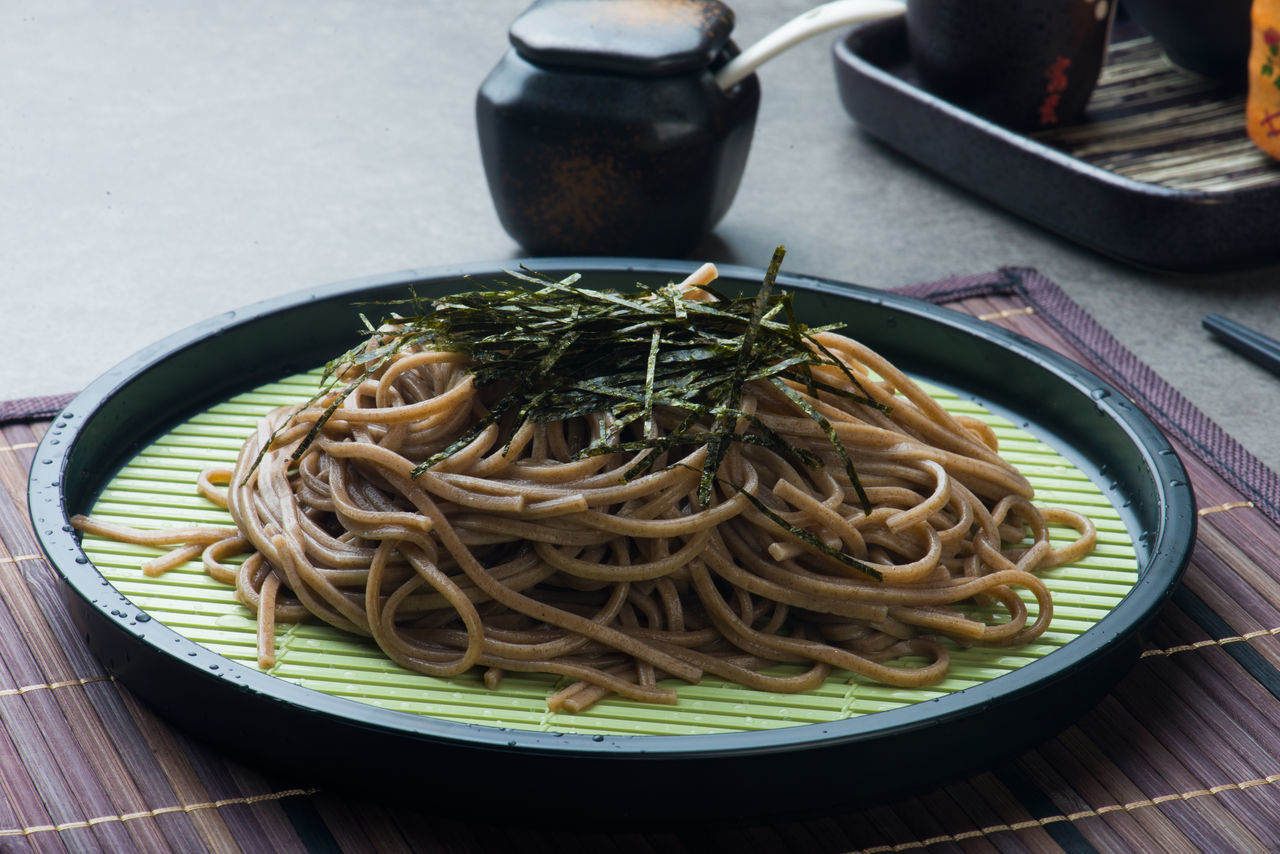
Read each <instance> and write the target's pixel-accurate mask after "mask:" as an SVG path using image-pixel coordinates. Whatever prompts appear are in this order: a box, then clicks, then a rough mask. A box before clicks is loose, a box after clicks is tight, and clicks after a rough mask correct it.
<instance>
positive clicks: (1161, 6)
mask: <svg viewBox="0 0 1280 854" xmlns="http://www.w3.org/2000/svg"><path fill="white" fill-rule="evenodd" d="M1251 7H1252V3H1251V2H1250V0H1124V8H1125V11H1127V12H1128V13H1129V15H1130V16H1132V17H1133V19H1134V20H1135V21H1136V22H1137V23H1138V24H1139V25H1140V26H1141V27H1142V28H1143V29H1144V30H1146V31H1147V32H1148V33H1150V34H1151V35H1152V37H1154V38H1155V40H1156V41H1157V42H1159V43H1160V47H1162V48H1163V49H1164V52H1165V55H1166V56H1168V57H1169V59H1170V60H1171V61H1172V62H1173V63H1174V64H1175V65H1179V66H1181V67H1182V68H1185V69H1187V70H1188V71H1194V72H1195V73H1197V74H1202V75H1205V76H1207V77H1214V78H1216V79H1218V80H1221V81H1223V82H1225V83H1230V84H1232V85H1233V86H1235V87H1237V88H1241V89H1243V88H1244V86H1245V83H1246V82H1247V80H1248V68H1249V35H1250V21H1249V11H1250V9H1251Z"/></svg>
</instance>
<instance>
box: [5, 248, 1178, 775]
mask: <svg viewBox="0 0 1280 854" xmlns="http://www.w3.org/2000/svg"><path fill="white" fill-rule="evenodd" d="M518 266H528V267H531V268H533V269H544V270H561V269H577V270H580V271H581V272H583V274H584V278H587V277H588V276H589V275H590V274H591V273H593V272H609V273H614V274H618V273H627V272H636V273H641V274H653V275H680V274H684V273H687V272H690V271H692V270H693V269H695V268H696V267H697V264H696V263H694V262H686V261H677V260H654V259H636V258H614V257H573V256H562V257H539V258H513V259H507V260H500V261H487V262H473V263H468V264H460V265H443V266H439V267H429V268H413V269H408V270H403V271H398V272H393V273H385V274H379V275H374V276H365V277H359V278H354V279H347V280H342V281H338V282H333V283H331V284H328V285H322V286H319V287H316V288H303V289H301V290H296V291H293V292H290V293H287V294H283V295H281V296H277V297H273V298H269V299H265V300H262V301H259V302H257V303H253V304H251V305H249V306H246V307H244V308H242V309H238V310H235V311H232V312H224V313H222V314H219V315H216V316H214V317H212V318H209V319H207V320H205V321H201V322H199V323H196V324H193V325H191V326H189V327H187V328H186V329H183V330H180V331H178V332H175V333H173V334H171V335H169V336H166V337H164V338H162V339H160V340H159V341H157V342H155V343H154V344H151V345H149V346H147V347H144V348H143V349H141V350H139V351H138V352H137V353H135V354H134V355H132V356H130V357H128V358H126V359H125V360H123V361H122V362H120V363H119V364H117V365H115V366H114V367H112V368H111V369H109V370H107V371H106V372H105V373H103V374H102V375H101V376H100V377H99V378H98V379H96V380H95V381H94V382H92V383H91V384H90V385H89V386H87V387H86V388H85V390H84V391H82V392H81V393H80V394H79V395H77V396H76V398H75V399H74V400H73V401H72V402H71V403H70V404H68V406H67V407H66V408H65V409H64V411H63V413H64V414H63V415H60V416H59V417H58V418H57V419H55V425H51V427H50V429H49V430H48V431H47V432H46V434H45V436H44V437H43V439H42V441H41V442H40V445H39V446H38V448H37V452H36V456H35V458H34V459H33V463H32V474H31V478H30V481H29V490H28V495H29V507H30V508H31V511H30V512H31V520H32V524H33V528H34V530H35V532H36V536H37V539H38V541H39V544H40V547H41V549H42V551H43V552H44V554H45V555H46V557H47V558H48V560H49V563H50V565H51V566H52V567H53V568H54V570H55V572H57V574H58V575H59V576H60V578H61V580H62V582H63V583H64V586H65V587H67V588H68V589H69V591H70V592H71V593H74V594H75V595H76V596H77V597H79V598H80V599H82V600H83V601H82V607H87V611H88V612H89V616H88V617H86V619H96V620H97V621H98V622H99V623H101V622H102V621H103V620H105V621H106V622H107V623H111V624H114V625H116V626H117V627H118V628H119V629H120V630H121V631H123V632H125V633H127V634H129V635H131V636H134V637H136V638H137V640H138V641H139V642H142V643H149V642H151V640H152V638H155V643H154V644H153V645H154V647H155V650H156V651H159V652H160V653H162V654H165V655H168V656H171V657H172V658H173V659H175V660H176V661H178V662H179V663H181V664H187V665H188V666H190V667H192V668H195V669H197V670H199V671H200V672H201V673H203V675H204V676H206V677H208V678H210V679H215V680H219V681H221V682H222V683H223V684H225V685H226V686H227V687H228V689H230V690H235V691H241V692H247V693H248V694H250V695H253V701H264V702H268V703H278V704H283V706H286V707H294V708H298V707H300V708H301V709H302V710H303V711H305V712H311V713H313V714H316V715H318V716H320V718H324V719H328V720H329V721H330V722H331V723H333V724H335V725H338V726H354V727H359V728H362V729H370V730H378V731H385V733H386V734H388V735H391V736H395V737H407V738H409V739H411V740H414V741H421V742H428V743H442V742H447V743H449V744H450V745H452V746H457V747H463V748H466V747H472V748H485V749H492V750H497V751H499V752H518V753H521V754H524V755H530V754H532V755H546V756H591V757H598V756H601V755H608V756H612V757H627V758H631V759H646V760H656V759H662V758H686V759H691V758H710V757H723V756H733V757H738V758H740V757H747V756H752V755H760V754H771V753H777V752H779V751H806V750H814V749H817V748H825V747H829V746H832V745H839V744H846V745H847V744H856V743H859V742H864V741H866V740H868V739H872V738H875V737H878V736H881V735H884V734H886V733H890V732H892V733H898V734H901V733H902V732H905V731H911V730H920V729H921V728H925V727H932V726H935V725H938V724H939V723H943V722H945V721H947V720H952V719H955V718H956V717H957V716H966V715H968V714H972V712H973V710H974V709H975V708H978V707H981V706H984V705H987V704H990V703H992V702H1000V703H1008V702H1014V701H1016V700H1017V698H1018V697H1019V696H1022V695H1026V694H1028V693H1034V692H1035V691H1037V690H1040V689H1042V688H1043V687H1044V685H1045V683H1046V681H1048V682H1055V681H1057V680H1062V679H1065V678H1067V677H1068V676H1071V675H1073V674H1074V671H1075V670H1077V669H1078V668H1080V667H1083V666H1087V664H1088V662H1089V660H1090V659H1093V658H1096V657H1098V656H1100V655H1103V654H1106V653H1110V652H1114V651H1115V650H1116V648H1117V647H1118V646H1119V645H1121V644H1125V643H1128V642H1129V641H1130V640H1131V637H1132V635H1133V633H1134V632H1136V631H1137V630H1138V628H1140V627H1141V625H1135V624H1134V623H1135V621H1136V623H1138V624H1145V623H1146V622H1147V621H1149V620H1150V619H1151V618H1152V617H1153V616H1154V614H1155V612H1156V611H1157V610H1158V608H1159V606H1160V605H1161V604H1162V603H1163V602H1164V600H1165V599H1166V598H1167V597H1168V596H1169V595H1170V594H1171V592H1172V589H1173V587H1174V586H1175V584H1176V583H1177V581H1178V580H1179V579H1180V577H1181V574H1182V571H1183V569H1184V568H1185V566H1186V563H1187V560H1188V559H1189V556H1190V549H1191V546H1192V544H1193V542H1194V526H1195V513H1194V500H1193V497H1192V495H1191V489H1190V486H1189V478H1188V477H1187V474H1186V470H1185V468H1183V466H1182V463H1181V461H1180V460H1179V459H1178V457H1177V455H1176V453H1165V451H1166V449H1167V450H1168V451H1172V446H1171V445H1170V444H1169V441H1168V439H1167V438H1166V437H1165V436H1164V435H1163V433H1162V432H1161V431H1160V430H1159V428H1157V427H1156V426H1155V424H1154V423H1153V422H1152V421H1151V420H1150V419H1149V418H1148V417H1147V416H1146V415H1145V414H1143V413H1141V411H1140V410H1138V409H1137V408H1136V407H1135V406H1133V405H1132V404H1130V403H1129V402H1128V401H1127V400H1126V399H1125V398H1124V397H1123V395H1121V394H1120V393H1119V392H1117V391H1115V390H1114V387H1113V386H1112V385H1111V384H1110V383H1108V382H1107V381H1106V380H1104V379H1103V378H1101V377H1100V376H1098V375H1097V374H1096V373H1094V372H1092V371H1090V370H1088V369H1087V368H1084V367H1083V366H1081V365H1079V364H1077V363H1075V362H1073V361H1071V360H1070V359H1068V358H1067V357H1065V356H1062V355H1060V354H1058V353H1056V352H1054V351H1052V350H1050V349H1049V348H1048V347H1045V346H1044V345H1041V344H1039V343H1037V342H1034V341H1031V340H1030V339H1026V338H1023V337H1022V336H1019V335H1017V334H1016V333H1013V332H1009V331H1008V330H1005V329H1003V328H1001V327H998V326H996V325H994V324H990V323H984V322H982V321H979V320H978V319H976V318H974V317H971V316H969V315H966V314H963V313H961V312H958V311H955V310H953V309H949V308H946V307H943V306H938V305H935V304H932V303H927V302H924V301H923V300H919V299H916V298H914V297H910V296H906V295H902V294H896V293H893V292H890V291H884V290H877V289H874V288H868V287H865V286H861V285H855V284H852V283H848V282H842V281H838V280H834V279H830V278H825V277H817V276H810V275H803V274H789V273H784V274H781V275H779V277H778V284H779V286H780V287H783V288H798V289H804V290H809V291H816V292H817V293H819V294H822V295H826V296H834V297H836V298H840V299H852V300H854V301H855V302H864V303H868V304H870V303H875V304H878V305H883V306H888V307H890V308H891V309H893V310H896V311H902V312H906V313H908V314H912V315H915V316H917V317H920V318H923V319H925V320H927V321H930V322H934V323H940V324H943V325H945V326H948V327H951V328H953V329H955V330H957V331H960V332H961V333H964V334H968V335H974V336H977V337H978V338H980V339H983V340H985V341H987V342H990V343H993V344H995V345H996V346H998V347H1000V348H1001V349H1004V350H1009V351H1012V352H1013V353H1015V354H1016V355H1018V356H1020V357H1021V358H1023V359H1027V360H1030V361H1032V362H1034V363H1036V364H1039V365H1040V366H1041V367H1043V368H1046V369H1048V370H1051V371H1052V372H1053V373H1055V375H1057V376H1058V377H1059V378H1061V379H1062V380H1063V381H1064V382H1067V383H1068V384H1070V385H1072V386H1073V387H1074V388H1075V389H1077V390H1078V391H1079V392H1080V393H1081V394H1082V395H1085V396H1089V395H1090V391H1096V390H1098V389H1109V390H1110V393H1109V395H1108V396H1105V397H1102V398H1098V397H1096V396H1094V397H1092V398H1091V403H1092V405H1094V406H1096V407H1097V408H1098V410H1099V412H1100V413H1101V414H1104V415H1106V416H1107V417H1108V418H1109V419H1111V420H1112V421H1116V422H1118V423H1119V425H1120V426H1121V427H1122V429H1123V430H1124V431H1125V433H1126V435H1127V436H1128V437H1129V438H1130V439H1131V440H1132V441H1133V442H1134V447H1135V448H1136V449H1137V451H1138V453H1139V455H1140V456H1141V457H1142V462H1143V467H1144V470H1146V471H1147V472H1149V473H1150V474H1151V476H1152V478H1153V480H1155V481H1156V482H1157V484H1158V485H1159V487H1160V490H1159V494H1160V496H1161V500H1162V501H1163V502H1164V506H1163V507H1162V508H1161V509H1160V511H1159V516H1160V518H1161V520H1162V521H1163V523H1164V524H1163V529H1162V530H1161V531H1159V532H1157V536H1156V539H1155V540H1154V541H1153V542H1152V543H1151V544H1150V548H1149V550H1148V554H1149V557H1148V558H1147V560H1146V561H1145V563H1146V565H1145V566H1142V565H1140V566H1139V578H1138V580H1137V582H1136V583H1135V585H1134V587H1133V589H1132V590H1130V591H1129V593H1128V594H1126V596H1125V597H1124V598H1123V599H1122V600H1121V602H1120V603H1119V604H1117V606H1116V608H1115V609H1113V611H1112V612H1111V613H1108V614H1107V615H1106V616H1104V617H1103V618H1102V619H1101V620H1099V621H1098V623H1096V624H1095V625H1094V626H1092V627H1090V628H1089V629H1087V630H1086V631H1085V632H1083V633H1082V634H1081V635H1080V636H1078V637H1077V638H1075V639H1073V640H1071V641H1070V642H1069V643H1068V644H1066V645H1064V646H1063V647H1062V648H1061V649H1060V650H1056V651H1054V652H1052V653H1050V654H1048V655H1046V656H1044V657H1042V658H1040V659H1038V660H1036V661H1034V662H1031V663H1028V664H1026V665H1024V666H1023V667H1021V668H1019V669H1018V670H1016V671H1012V672H1010V673H1007V674H1004V675H1002V676H1000V677H998V678H997V679H993V680H991V681H989V682H986V683H982V684H980V685H977V686H974V687H972V688H968V689H965V690H963V691H958V692H954V693H952V694H949V695H946V696H944V697H940V698H938V699H936V700H931V701H925V702H919V703H915V704H912V705H910V706H906V707H902V708H899V709H892V710H887V711H884V712H876V713H874V714H868V715H862V716H855V717H852V718H846V719H842V720H837V721H833V722H830V723H812V724H797V725H795V726H787V727H782V728H777V729H765V730H754V731H743V732H728V733H705V734H697V735H603V736H601V735H592V734H580V733H554V734H553V733H550V732H538V731H532V730H513V729H502V728H498V727H492V726H485V725H481V724H474V723H465V722H456V721H448V720H443V719H438V718H431V717H427V716H422V715H418V714H415V713H411V712H402V711H397V710H392V709H385V708H382V707H377V706H373V705H370V704H365V703H361V702H359V701H357V700H353V699H348V698H345V697H337V696H334V695H330V694H326V693H324V692H322V691H319V690H316V689H312V688H307V687H304V686H301V685H297V684H295V683H291V682H286V681H285V680H283V679H279V678H277V677H274V676H271V675H270V674H266V673H262V672H261V671H257V670H256V669H253V668H250V667H248V666H247V665H244V664H241V663H239V662H235V661H232V660H230V659H225V658H223V657H222V656H220V655H217V654H216V653H213V652H211V651H209V650H208V649H207V648H205V647H201V646H200V645H199V644H197V643H196V642H195V641H191V640H188V639H186V638H185V637H183V636H181V635H178V634H177V632H176V631H174V630H173V629H170V628H169V627H168V626H165V625H163V624H162V623H160V622H159V621H152V620H149V619H144V620H143V621H138V620H137V619H136V616H137V615H136V614H127V613H126V614H120V613H119V611H120V609H121V605H120V601H119V600H114V601H108V599H109V597H104V596H102V595H101V590H102V585H103V584H109V583H108V582H106V581H105V579H104V578H103V577H102V575H101V574H100V573H99V572H98V571H97V569H96V568H94V567H93V565H92V563H91V562H89V561H88V560H87V558H85V556H84V554H83V552H82V551H81V550H80V549H79V545H78V542H76V537H75V536H74V535H73V533H72V532H71V531H70V530H69V524H68V521H67V519H68V508H67V506H66V503H67V495H66V488H65V487H64V484H66V483H67V481H68V479H69V477H70V476H73V475H74V472H68V471H67V466H68V463H69V461H70V458H71V455H72V454H73V453H74V451H75V449H76V447H77V443H78V442H79V441H80V440H81V438H82V437H83V435H84V433H85V431H86V429H88V427H89V426H90V425H92V424H93V418H94V415H96V414H98V413H100V411H101V409H102V407H103V406H104V405H105V404H106V403H107V402H108V401H109V400H111V399H112V398H113V397H114V396H115V395H117V394H119V393H120V392H121V391H122V390H124V389H125V388H126V387H127V386H128V385H129V384H130V383H132V382H134V381H136V379H137V378H138V377H139V376H140V375H142V374H143V373H145V372H146V371H148V370H149V369H151V368H153V367H154V366H156V365H158V364H160V363H162V362H163V361H164V360H166V359H169V358H171V357H173V356H174V355H175V354H177V353H179V352H181V351H183V350H186V349H187V348H191V347H199V346H201V344H202V342H205V341H206V340H207V339H209V338H210V337H211V336H212V335H214V334H215V333H217V331H218V330H220V329H224V328H227V326H228V325H229V324H230V325H231V326H241V325H244V324H248V323H251V322H256V321H260V320H263V319H270V318H271V317H273V316H277V315H282V314H287V313H288V312H289V311H292V310H295V309H296V308H297V307H299V306H301V305H303V304H305V303H309V302H318V301H327V300H332V299H335V298H340V297H344V296H345V297H352V296H355V295H357V294H359V293H363V292H367V291H370V290H374V289H378V288H384V287H389V286H392V287H394V286H400V287H408V286H410V285H412V284H414V283H421V282H438V281H441V280H445V279H451V278H461V277H466V276H473V277H481V276H498V275H501V274H502V272H503V271H504V270H511V269H515V268H517V267H518ZM717 266H718V267H719V270H720V275H721V279H722V280H723V279H734V280H742V281H744V282H750V281H759V280H760V278H761V277H762V276H763V270H761V269H759V268H755V267H749V266H743V265H735V264H724V265H717ZM247 388H248V384H247V382H246V383H244V384H242V390H247ZM194 411H198V410H191V411H189V412H188V415H189V414H192V413H193V412H194ZM59 425H60V426H59ZM55 427H56V429H55ZM1139 439H1141V441H1139ZM105 482H106V481H105V480H104V481H102V482H100V483H98V485H97V487H96V490H97V491H100V490H101V488H103V486H104V485H105ZM1171 484H1174V485H1171ZM1177 484H1180V485H1177ZM1135 545H1136V544H1135ZM1141 563H1142V560H1141V559H1140V564H1141ZM94 576H96V579H95V578H94ZM91 587H92V589H91ZM111 590H114V587H112V588H111ZM116 592H117V593H118V591H116ZM87 594H94V595H87ZM95 596H96V598H94V597H95ZM120 600H123V601H125V602H126V603H127V602H128V600H124V597H123V596H120ZM128 606H129V607H131V608H134V609H135V610H136V606H133V605H132V603H128ZM126 618H127V619H126ZM160 640H163V641H164V643H160V642H159V641H160ZM190 647H196V650H195V653H196V654H195V655H192V650H191V648H190ZM1068 650H1072V651H1073V652H1072V653H1071V654H1065V655H1064V653H1066V652H1067V651H1068ZM1134 657H1135V658H1136V653H1135V655H1134ZM212 659H216V661H214V660H212ZM105 664H107V667H108V669H109V670H110V669H112V666H111V664H110V663H109V662H105ZM212 664H218V665H220V666H219V667H218V668H217V671H214V670H212V669H211V665H212ZM117 667H120V668H121V671H120V674H119V675H120V678H121V679H122V681H124V682H125V684H126V685H128V684H129V680H128V679H126V678H125V676H126V674H127V675H129V676H130V677H136V676H137V674H136V673H128V669H127V667H124V666H122V665H119V664H118V665H117ZM241 671H243V672H241ZM260 680H270V683H262V682H261V681H260ZM265 684H270V685H271V687H272V688H273V689H274V690H265V689H263V688H262V687H261V686H262V685H265ZM1107 687H1108V689H1109V687H1110V685H1108V686H1107Z"/></svg>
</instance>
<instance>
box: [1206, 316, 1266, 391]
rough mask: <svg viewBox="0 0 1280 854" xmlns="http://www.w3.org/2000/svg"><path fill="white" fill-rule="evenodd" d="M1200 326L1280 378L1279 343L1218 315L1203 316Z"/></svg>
mask: <svg viewBox="0 0 1280 854" xmlns="http://www.w3.org/2000/svg"><path fill="white" fill-rule="evenodd" d="M1202 325H1203V326H1204V328H1205V329H1208V330H1209V331H1210V332H1212V333H1213V334H1214V335H1215V336H1216V337H1217V338H1219V339H1220V340H1221V341H1222V342H1223V343H1224V344H1226V345H1227V346H1228V347H1230V348H1231V349H1232V350H1235V351H1236V352H1238V353H1240V354H1242V355H1244V356H1247V357H1248V358H1250V359H1252V360H1253V361H1255V362H1257V363H1258V364H1259V365H1262V367H1264V368H1266V369H1267V370H1269V371H1271V373H1273V374H1276V375H1277V376H1280V342H1277V341H1276V340H1275V339H1274V338H1268V337H1267V336H1266V335H1263V334H1262V333H1261V332H1254V331H1253V330H1252V329H1250V328H1248V327H1247V326H1241V325H1240V324H1239V323H1236V322H1235V321H1234V320H1228V319H1227V318H1225V317H1223V316H1222V315H1220V314H1207V315H1205V318H1204V320H1203V321H1202Z"/></svg>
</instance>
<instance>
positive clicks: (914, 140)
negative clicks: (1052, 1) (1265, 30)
mask: <svg viewBox="0 0 1280 854" xmlns="http://www.w3.org/2000/svg"><path fill="white" fill-rule="evenodd" d="M1121 29H1122V28H1119V27H1118V28H1117V35H1116V37H1115V38H1114V39H1113V42H1112V44H1111V46H1110V48H1109V51H1108V57H1107V64H1106V66H1105V68H1104V69H1103V72H1102V77H1101V79H1100V80H1099V82H1098V86H1097V89H1096V90H1095V91H1094V94H1093V97H1092V98H1091V99H1090V102H1089V107H1088V109H1087V110H1086V113H1085V116H1084V118H1083V119H1082V120H1081V122H1079V123H1077V124H1075V125H1073V126H1070V127H1065V128H1059V129H1055V130H1051V131H1046V132H1043V133H1036V134H1031V135H1024V134H1019V133H1016V132H1013V131H1010V130H1006V129H1005V128H1003V127H1000V126H999V125H996V124H993V123H991V122H988V121H986V120H984V119H981V118H979V117H978V116H975V115H973V114H972V113H969V112H967V111H965V110H963V109H961V108H959V107H957V106H955V105H954V104H952V103H950V102H948V101H946V100H943V99H942V98H939V97H937V96H935V95H932V94H930V93H929V92H927V91H926V90H925V89H924V88H923V87H922V86H921V85H920V84H919V82H918V80H917V78H916V75H915V73H914V70H913V68H912V66H911V61H910V54H909V51H908V47H907V34H906V23H905V20H904V19H903V18H901V17H899V18H893V19H890V20H885V21H879V22H876V23H874V24H869V25H866V26H863V27H859V28H857V29H855V30H853V31H852V32H851V33H849V34H848V35H847V36H846V37H844V38H841V39H839V40H838V41H837V42H836V45H835V65H836V79H837V83H838V86H839V90H840V97H841V100H842V102H843V104H844V107H845V109H846V110H847V111H848V113H849V115H850V116H852V117H853V119H854V120H855V121H856V122H857V123H858V125H859V126H860V127H861V128H862V129H863V130H865V131H867V132H868V133H870V134H872V135H873V136H876V137H878V138H879V139H880V140H882V141H883V142H885V143H887V144H888V145H889V146H891V147H893V148H895V149H897V150H898V151H900V152H901V153H903V154H904V155H906V156H908V157H910V158H912V159H914V160H916V161H917V162H919V163H920V164H922V165H924V166H926V167H928V168H930V169H932V170H933V171H935V172H937V173H939V174H940V175H942V176H944V177H945V178H947V179H948V180H950V181H952V182H954V183H955V184H958V185H959V186H961V187H964V188H965V189H967V190H969V191H970V192H973V193H975V194H977V195H979V196H982V197H983V198H986V199H988V200H989V201H991V202H994V203H995V204H997V205H1000V206H1002V207H1004V208H1006V209H1008V210H1010V211H1012V212H1013V213H1015V214H1018V215H1019V216H1022V217H1024V218H1026V219H1028V220H1030V221H1032V222H1034V223H1037V224H1039V225H1040V226H1043V227H1044V228H1047V229H1049V230H1051V231H1054V232H1057V233H1058V234H1061V235H1063V236H1065V237H1067V238H1070V239H1071V240H1074V241H1076V242H1078V243H1081V244H1084V245H1085V246H1088V247H1091V248H1092V249H1094V250H1097V251H1098V252H1101V253H1104V254H1106V255H1109V256H1112V257H1114V258H1117V259H1120V260H1123V261H1126V262H1129V263H1131V264H1136V265H1138V266H1142V267H1148V268H1154V269H1159V270H1168V271H1179V272H1214V271H1225V270H1231V269H1240V268H1247V267H1258V266H1264V265H1268V264H1273V263H1277V262H1280V217H1277V216H1276V211H1277V210H1278V209H1280V164H1277V163H1276V162H1275V161H1273V160H1271V159H1270V158H1269V157H1267V156H1266V155H1265V154H1263V153H1262V152H1261V151H1259V150H1258V149H1257V148H1255V147H1254V146H1253V144H1252V143H1251V142H1250V141H1249V138H1248V135H1247V133H1246V132H1245V126H1244V94H1243V93H1242V92H1240V91H1233V90H1232V89H1231V88H1230V87H1226V86H1223V85H1221V84H1217V83H1215V82H1213V81H1210V80H1208V79H1206V78H1202V77H1199V76H1197V75H1194V74H1192V73H1190V72H1187V71H1183V70H1181V69H1179V68H1177V67H1175V66H1173V65H1172V64H1171V63H1169V61H1168V60H1167V59H1165V57H1164V56H1163V54H1162V53H1161V52H1160V50H1159V48H1158V47H1157V46H1156V44H1155V43H1154V42H1153V41H1152V39H1151V38H1150V36H1147V35H1145V34H1144V33H1142V32H1141V31H1139V30H1136V29H1132V28H1131V29H1129V30H1128V32H1127V33H1122V32H1121Z"/></svg>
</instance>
